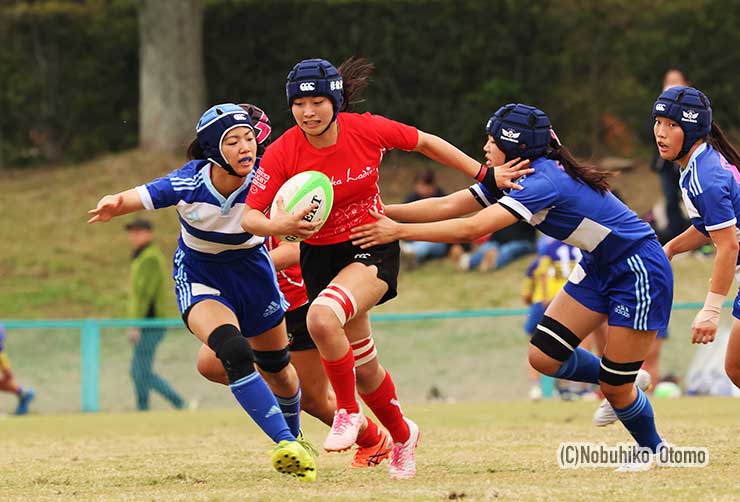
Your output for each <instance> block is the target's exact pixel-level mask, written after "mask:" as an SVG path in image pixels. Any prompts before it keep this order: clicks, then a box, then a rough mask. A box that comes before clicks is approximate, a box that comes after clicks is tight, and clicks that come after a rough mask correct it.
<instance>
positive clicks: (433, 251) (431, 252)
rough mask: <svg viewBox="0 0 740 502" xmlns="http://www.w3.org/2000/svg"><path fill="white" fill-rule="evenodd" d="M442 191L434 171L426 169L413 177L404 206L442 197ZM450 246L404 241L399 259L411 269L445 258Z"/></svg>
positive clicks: (439, 243) (440, 243)
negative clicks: (412, 183)
mask: <svg viewBox="0 0 740 502" xmlns="http://www.w3.org/2000/svg"><path fill="white" fill-rule="evenodd" d="M444 195H445V193H444V190H442V189H441V188H440V186H439V185H438V184H437V179H436V177H435V175H434V171H432V170H431V169H426V170H424V171H421V172H418V173H417V174H416V176H414V187H413V191H412V192H411V193H409V194H408V195H407V196H406V198H405V199H404V201H403V202H404V204H408V203H409V202H415V201H417V200H421V199H428V198H429V197H443V196H444ZM449 248H450V245H449V244H445V243H442V242H424V241H406V242H402V243H401V258H402V259H403V263H404V264H405V265H406V267H407V268H409V269H412V268H414V267H416V266H417V265H419V264H421V263H423V262H425V261H427V260H431V259H433V258H442V257H444V256H447V252H448V251H449Z"/></svg>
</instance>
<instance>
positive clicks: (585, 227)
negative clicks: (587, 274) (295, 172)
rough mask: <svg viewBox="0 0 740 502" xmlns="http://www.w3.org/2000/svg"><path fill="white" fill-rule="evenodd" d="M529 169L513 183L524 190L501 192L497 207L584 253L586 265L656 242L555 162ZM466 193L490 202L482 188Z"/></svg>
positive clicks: (609, 198) (619, 207) (643, 226)
mask: <svg viewBox="0 0 740 502" xmlns="http://www.w3.org/2000/svg"><path fill="white" fill-rule="evenodd" d="M531 167H533V168H534V170H535V172H534V173H533V174H531V175H529V176H523V177H521V178H519V179H518V180H517V183H519V184H520V185H522V187H523V189H522V190H509V191H506V192H505V195H504V196H503V197H501V199H500V200H499V201H498V202H499V204H501V205H502V206H503V207H505V208H507V209H508V210H509V211H511V212H512V213H514V214H515V215H517V216H519V217H520V218H522V219H523V220H525V221H527V222H528V223H529V224H531V225H532V226H535V227H536V228H537V229H538V230H540V231H541V232H542V233H544V234H545V235H549V236H550V237H552V238H554V239H557V240H559V241H562V242H564V243H566V244H570V245H572V246H575V247H577V248H579V249H581V250H583V251H584V252H585V253H584V258H585V259H589V260H591V259H593V260H596V261H597V262H598V263H602V264H608V263H611V262H613V261H615V260H617V259H620V258H622V257H624V256H626V255H627V254H628V253H629V252H630V251H631V250H633V249H635V248H636V246H638V245H639V243H640V242H641V241H642V240H643V239H646V238H650V237H654V236H655V232H654V231H653V229H652V228H650V225H648V224H647V223H645V222H644V221H642V220H641V219H640V218H638V217H637V215H636V214H635V213H634V212H633V211H632V210H630V209H629V208H628V207H627V206H625V205H624V203H622V202H621V201H620V200H619V199H617V198H616V197H615V196H614V195H613V194H611V193H608V192H607V193H605V194H601V193H599V192H598V191H597V190H595V189H593V188H591V187H590V186H588V185H586V184H585V183H583V182H582V181H580V180H576V179H573V178H572V177H571V176H570V175H569V174H568V173H566V172H565V170H564V169H563V167H562V166H561V165H560V164H559V163H557V162H556V161H554V160H550V159H546V158H544V157H541V158H539V159H536V160H535V161H534V162H532V165H531ZM471 191H472V192H473V195H476V193H478V192H480V193H482V195H481V196H478V197H476V198H477V199H478V200H479V202H480V201H481V200H492V199H493V197H491V195H490V193H489V192H488V191H487V190H486V189H485V187H484V186H483V185H482V184H478V185H477V186H476V187H475V189H474V188H473V187H471Z"/></svg>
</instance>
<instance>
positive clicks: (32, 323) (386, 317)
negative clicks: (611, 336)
mask: <svg viewBox="0 0 740 502" xmlns="http://www.w3.org/2000/svg"><path fill="white" fill-rule="evenodd" d="M702 306H703V304H701V303H676V304H674V305H673V310H692V309H700V308H701V307H702ZM731 306H732V303H730V302H726V303H725V305H724V307H726V308H727V307H731ZM528 311H529V310H528V309H479V310H456V311H446V312H402V313H382V314H373V315H371V317H370V318H371V320H372V321H373V322H402V321H422V320H430V319H464V318H481V317H511V316H523V315H526V314H527V313H528ZM0 322H2V324H4V325H5V327H6V328H8V329H39V328H55V329H58V328H67V329H79V330H80V335H81V336H80V403H81V409H82V411H83V412H97V411H99V410H100V388H99V383H100V330H101V329H103V328H128V327H138V328H150V327H160V328H182V327H183V322H182V320H181V319H179V318H174V319H49V320H37V321H36V320H14V319H13V320H5V321H0Z"/></svg>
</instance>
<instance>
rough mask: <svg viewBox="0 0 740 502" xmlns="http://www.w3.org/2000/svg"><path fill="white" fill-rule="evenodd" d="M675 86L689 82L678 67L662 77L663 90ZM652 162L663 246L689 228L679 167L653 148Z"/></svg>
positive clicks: (659, 234) (651, 130)
mask: <svg viewBox="0 0 740 502" xmlns="http://www.w3.org/2000/svg"><path fill="white" fill-rule="evenodd" d="M677 85H680V86H686V85H689V82H688V80H687V78H686V75H685V74H684V72H683V70H681V69H680V68H678V67H675V66H674V67H671V68H668V70H666V72H665V74H664V75H663V90H664V91H665V90H666V89H668V88H670V87H675V86H677ZM652 132H653V129H652V123H651V127H650V139H651V141H652V140H653V136H652ZM653 150H654V155H653V162H652V164H651V166H652V168H653V170H654V171H656V172H657V173H658V177H659V178H660V186H661V189H662V190H663V196H664V198H665V211H666V219H667V220H668V226H667V228H666V229H665V230H664V231H663V232H662V233H661V232H659V233H658V237H659V238H660V242H661V244H665V243H666V242H668V241H669V240H671V239H673V238H674V237H676V236H677V235H678V234H680V233H681V232H683V231H684V230H686V228H687V227H688V226H689V221H688V220H687V219H686V217H685V216H684V214H683V212H682V211H681V206H680V201H681V191H680V189H679V186H678V185H679V183H678V180H679V177H680V173H679V171H680V167H679V165H678V164H676V163H675V162H671V161H670V160H664V159H662V158H661V157H660V155H659V154H658V149H657V148H653Z"/></svg>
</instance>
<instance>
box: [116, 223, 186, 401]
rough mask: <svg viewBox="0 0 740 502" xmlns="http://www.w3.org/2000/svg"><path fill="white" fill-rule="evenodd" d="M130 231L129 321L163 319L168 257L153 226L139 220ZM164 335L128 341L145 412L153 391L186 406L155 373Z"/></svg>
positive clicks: (150, 331)
mask: <svg viewBox="0 0 740 502" xmlns="http://www.w3.org/2000/svg"><path fill="white" fill-rule="evenodd" d="M126 231H127V232H128V240H129V242H130V243H131V246H132V247H133V249H134V253H133V263H132V264H131V291H130V293H129V299H128V313H127V314H128V318H129V319H143V318H147V319H150V318H156V317H162V316H163V314H164V304H165V294H166V288H167V282H166V277H167V275H166V272H165V259H164V255H163V254H162V251H160V250H159V248H158V247H157V246H156V245H155V244H154V242H153V241H152V239H153V233H152V224H151V223H150V222H149V221H147V220H143V219H137V220H134V221H132V222H130V223H128V224H127V225H126ZM164 334H165V329H164V328H143V329H139V328H129V329H128V338H129V341H130V342H131V344H132V345H133V348H134V357H133V359H132V360H131V378H132V379H133V381H134V388H135V389H136V407H137V408H138V409H139V410H142V411H143V410H148V409H149V392H150V391H152V390H154V391H155V392H159V393H160V394H161V395H162V397H164V398H165V399H167V400H168V401H169V402H170V403H172V405H173V406H174V407H175V408H183V407H184V406H185V401H184V400H183V399H182V397H180V395H179V394H178V393H177V392H176V391H175V390H174V389H173V388H172V387H171V386H170V385H169V384H168V383H167V382H166V381H165V380H164V379H163V378H162V377H160V376H159V375H157V374H156V373H154V371H153V369H152V365H153V364H154V353H155V352H156V350H157V346H158V345H159V344H160V342H161V341H162V339H163V338H164Z"/></svg>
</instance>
